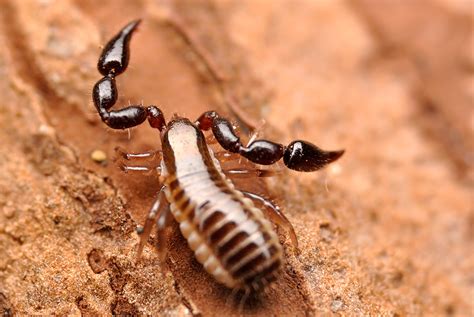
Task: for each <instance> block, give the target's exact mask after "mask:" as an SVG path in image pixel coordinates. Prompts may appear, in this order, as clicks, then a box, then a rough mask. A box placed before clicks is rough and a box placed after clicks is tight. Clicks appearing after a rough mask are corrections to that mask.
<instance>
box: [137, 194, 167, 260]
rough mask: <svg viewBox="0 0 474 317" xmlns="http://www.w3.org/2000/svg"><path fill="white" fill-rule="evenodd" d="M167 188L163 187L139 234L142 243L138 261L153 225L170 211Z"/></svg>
mask: <svg viewBox="0 0 474 317" xmlns="http://www.w3.org/2000/svg"><path fill="white" fill-rule="evenodd" d="M164 190H165V186H162V187H161V189H160V191H159V193H158V197H157V199H156V200H155V202H154V203H153V206H152V207H151V209H150V212H149V213H148V217H147V218H146V221H145V225H144V226H143V230H142V231H141V232H140V233H139V234H140V243H139V245H138V251H137V259H139V258H140V256H141V255H142V252H143V247H144V246H145V243H146V242H147V240H148V238H149V237H150V233H151V230H152V229H153V225H154V224H155V222H156V221H157V219H159V218H160V217H161V216H162V214H163V213H164V212H166V210H167V209H168V201H167V200H166V197H165V193H164Z"/></svg>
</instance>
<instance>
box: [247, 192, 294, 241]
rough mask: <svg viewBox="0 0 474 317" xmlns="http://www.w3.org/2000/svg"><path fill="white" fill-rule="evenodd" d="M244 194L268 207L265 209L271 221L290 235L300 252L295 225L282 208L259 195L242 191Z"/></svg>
mask: <svg viewBox="0 0 474 317" xmlns="http://www.w3.org/2000/svg"><path fill="white" fill-rule="evenodd" d="M242 193H243V194H244V195H245V196H247V197H250V198H251V199H254V200H257V201H259V202H261V203H262V204H263V205H264V206H265V207H266V208H265V209H266V210H267V215H268V217H269V218H270V220H272V221H273V222H274V223H276V224H277V225H278V226H280V227H282V228H283V229H285V230H286V231H288V233H289V234H290V239H291V243H292V244H293V246H294V247H295V248H296V250H298V239H297V238H296V233H295V229H294V228H293V225H292V224H291V222H290V221H289V220H288V218H286V217H285V215H284V214H283V213H282V212H281V210H280V208H279V207H278V206H276V205H275V204H274V203H272V202H271V201H270V200H268V199H267V198H265V197H262V196H260V195H258V194H255V193H250V192H246V191H242Z"/></svg>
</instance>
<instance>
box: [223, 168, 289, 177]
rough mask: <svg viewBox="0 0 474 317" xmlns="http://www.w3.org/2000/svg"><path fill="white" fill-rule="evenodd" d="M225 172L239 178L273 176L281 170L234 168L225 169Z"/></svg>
mask: <svg viewBox="0 0 474 317" xmlns="http://www.w3.org/2000/svg"><path fill="white" fill-rule="evenodd" d="M223 172H224V174H226V175H227V176H230V177H238V178H248V177H272V176H275V175H277V174H279V173H281V171H279V170H266V169H261V168H233V169H229V170H223Z"/></svg>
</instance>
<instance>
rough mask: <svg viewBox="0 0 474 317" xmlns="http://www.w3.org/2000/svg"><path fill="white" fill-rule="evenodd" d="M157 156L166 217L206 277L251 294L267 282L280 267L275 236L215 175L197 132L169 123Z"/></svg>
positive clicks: (245, 200)
mask: <svg viewBox="0 0 474 317" xmlns="http://www.w3.org/2000/svg"><path fill="white" fill-rule="evenodd" d="M163 152H164V166H163V170H164V171H165V173H164V177H163V179H164V181H165V184H166V185H167V190H166V195H167V199H168V201H169V202H170V203H171V211H172V213H173V215H174V217H175V219H176V220H177V221H178V222H179V224H180V229H181V232H182V233H183V236H184V237H185V238H186V239H187V241H188V244H189V246H190V247H191V249H192V250H193V251H194V252H195V255H196V258H197V260H198V261H199V262H200V263H202V264H203V266H204V268H205V269H206V271H207V272H208V273H210V274H211V275H213V276H214V277H215V278H216V279H217V280H218V281H219V282H221V283H223V284H224V285H226V286H227V287H229V288H252V289H254V290H257V289H260V288H261V287H262V286H264V285H265V284H266V282H268V281H270V280H272V279H273V278H274V277H275V273H276V272H277V271H278V270H279V268H280V267H281V264H282V261H283V258H282V247H281V245H280V243H279V241H278V236H277V235H276V233H275V232H274V230H273V227H272V224H271V223H270V222H269V221H268V220H267V219H266V218H265V217H264V215H263V213H262V211H261V210H260V209H258V208H256V207H255V206H254V204H253V203H252V201H251V200H250V199H248V198H245V197H244V196H243V194H242V193H241V192H240V191H238V190H236V189H235V188H234V186H233V184H232V183H231V182H230V181H229V180H228V179H227V178H226V177H225V176H224V175H223V174H222V173H221V171H220V167H219V163H218V162H217V161H216V160H215V159H213V158H212V156H211V154H210V152H209V149H208V147H207V145H206V143H205V141H204V137H203V135H202V133H201V131H199V130H198V129H197V128H195V127H194V126H193V125H192V124H191V123H190V122H189V121H184V120H179V121H174V122H173V123H172V124H170V128H169V129H168V130H167V132H166V135H165V137H164V142H163Z"/></svg>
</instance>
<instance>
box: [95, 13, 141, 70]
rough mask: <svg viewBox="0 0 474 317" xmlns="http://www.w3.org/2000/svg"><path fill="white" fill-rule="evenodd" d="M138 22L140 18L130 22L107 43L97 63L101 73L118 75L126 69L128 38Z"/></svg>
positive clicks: (128, 54)
mask: <svg viewBox="0 0 474 317" xmlns="http://www.w3.org/2000/svg"><path fill="white" fill-rule="evenodd" d="M139 24H140V20H136V21H132V22H130V23H129V24H127V25H126V26H125V27H124V28H123V29H122V30H121V31H120V32H119V33H118V34H117V35H115V36H114V37H113V38H112V39H111V40H110V41H109V42H108V43H107V45H106V46H105V48H104V50H103V51H102V54H101V56H100V58H99V62H98V64H97V68H98V69H99V72H100V73H101V74H102V75H104V76H107V75H109V74H114V75H119V74H121V73H123V72H124V71H125V69H127V66H128V61H129V59H130V49H129V46H130V39H131V37H132V34H133V31H135V30H136V28H137V26H138V25H139Z"/></svg>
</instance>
